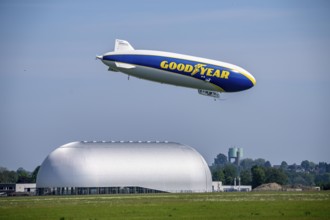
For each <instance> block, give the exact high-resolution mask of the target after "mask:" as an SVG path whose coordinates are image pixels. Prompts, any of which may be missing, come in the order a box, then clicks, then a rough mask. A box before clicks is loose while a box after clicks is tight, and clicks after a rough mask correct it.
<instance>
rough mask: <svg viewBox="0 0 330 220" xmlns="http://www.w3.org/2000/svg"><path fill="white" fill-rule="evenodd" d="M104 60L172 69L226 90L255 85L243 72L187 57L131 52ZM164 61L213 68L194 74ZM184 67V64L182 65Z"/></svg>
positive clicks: (233, 90) (171, 70) (243, 88)
mask: <svg viewBox="0 0 330 220" xmlns="http://www.w3.org/2000/svg"><path fill="white" fill-rule="evenodd" d="M103 60H109V61H115V62H122V63H129V64H135V65H140V66H146V67H151V68H155V69H159V70H165V71H170V72H172V73H177V74H182V75H186V76H190V77H193V78H196V79H200V80H203V81H205V80H208V81H209V82H210V83H212V84H215V85H217V86H219V87H220V88H222V89H223V90H225V91H226V92H237V91H242V90H246V89H249V88H251V87H253V82H252V81H251V80H250V79H248V78H247V77H246V76H244V75H243V74H241V73H239V72H237V71H235V70H232V69H229V68H226V67H223V66H216V65H212V64H208V63H201V62H196V61H191V60H185V59H178V58H173V57H164V56H156V55H136V54H134V55H130V54H122V55H108V56H104V57H103ZM163 61H167V64H170V63H172V62H174V63H176V64H177V65H178V64H183V65H184V66H185V67H186V66H187V65H191V66H192V67H195V65H198V64H202V65H203V66H204V67H205V68H208V69H213V70H212V73H211V74H208V76H207V74H206V73H204V74H200V73H196V74H192V72H191V71H190V72H189V71H184V70H182V68H181V69H180V68H172V69H170V68H167V69H164V68H162V67H161V63H162V62H163ZM181 67H183V66H181ZM217 70H219V71H218V72H220V76H221V73H222V72H223V71H227V72H229V76H228V77H227V78H226V77H223V78H221V77H217V76H219V74H215V72H216V71H217ZM213 74H214V76H211V75H213Z"/></svg>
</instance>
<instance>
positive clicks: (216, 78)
mask: <svg viewBox="0 0 330 220" xmlns="http://www.w3.org/2000/svg"><path fill="white" fill-rule="evenodd" d="M96 58H97V59H99V60H101V61H102V62H103V63H104V64H105V65H107V66H108V70H109V71H114V72H121V73H124V74H127V75H128V76H134V77H137V78H141V79H146V80H151V81H154V82H159V83H165V84H171V85H176V86H182V87H187V88H193V89H197V90H198V93H199V94H201V95H206V96H211V97H214V98H219V97H220V94H219V93H222V92H239V91H243V90H247V89H249V88H251V87H253V86H254V85H255V84H256V80H255V78H254V77H253V76H252V74H251V73H249V72H248V71H246V70H245V69H243V68H241V67H239V66H236V65H233V64H230V63H226V62H221V61H216V60H211V59H206V58H201V57H195V56H189V55H183V54H178V53H171V52H164V51H155V50H135V49H134V48H133V47H132V46H131V44H130V43H129V42H128V41H125V40H119V39H117V40H116V41H115V48H114V51H112V52H108V53H105V54H104V55H101V56H96Z"/></svg>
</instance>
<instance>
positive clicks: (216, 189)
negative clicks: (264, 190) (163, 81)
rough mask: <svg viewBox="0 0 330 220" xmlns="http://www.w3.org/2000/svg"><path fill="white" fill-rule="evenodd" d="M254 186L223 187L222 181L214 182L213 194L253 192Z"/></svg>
mask: <svg viewBox="0 0 330 220" xmlns="http://www.w3.org/2000/svg"><path fill="white" fill-rule="evenodd" d="M251 190H252V186H246V185H240V186H239V185H237V186H231V185H222V182H221V181H213V182H212V191H213V192H251Z"/></svg>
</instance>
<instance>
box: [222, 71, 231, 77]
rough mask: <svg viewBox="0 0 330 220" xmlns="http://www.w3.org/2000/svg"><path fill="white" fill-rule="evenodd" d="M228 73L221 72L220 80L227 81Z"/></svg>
mask: <svg viewBox="0 0 330 220" xmlns="http://www.w3.org/2000/svg"><path fill="white" fill-rule="evenodd" d="M229 74H230V72H229V71H226V70H222V72H221V79H228V77H229Z"/></svg>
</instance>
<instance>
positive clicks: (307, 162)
mask: <svg viewBox="0 0 330 220" xmlns="http://www.w3.org/2000/svg"><path fill="white" fill-rule="evenodd" d="M300 166H301V167H302V168H303V169H304V170H305V171H308V170H309V161H308V160H304V161H302V162H301V164H300Z"/></svg>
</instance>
